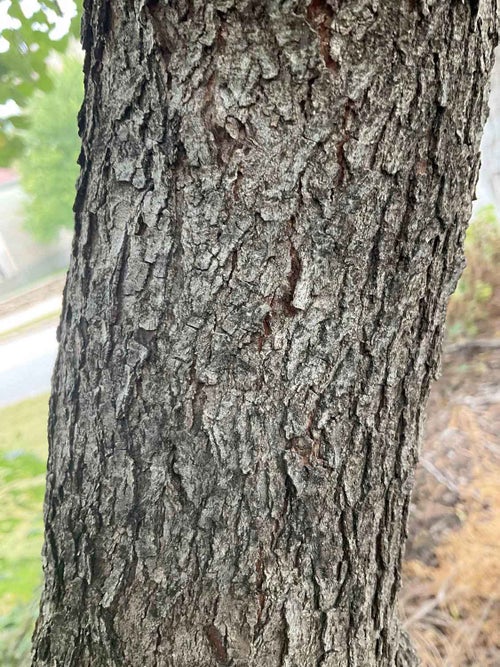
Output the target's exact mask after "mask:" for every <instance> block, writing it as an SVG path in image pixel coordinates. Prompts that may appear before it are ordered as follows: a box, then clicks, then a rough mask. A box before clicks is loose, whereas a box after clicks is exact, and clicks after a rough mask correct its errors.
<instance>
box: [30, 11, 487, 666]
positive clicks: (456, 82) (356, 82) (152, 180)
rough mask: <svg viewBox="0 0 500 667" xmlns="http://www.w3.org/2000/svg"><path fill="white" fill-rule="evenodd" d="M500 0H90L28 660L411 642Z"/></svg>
mask: <svg viewBox="0 0 500 667" xmlns="http://www.w3.org/2000/svg"><path fill="white" fill-rule="evenodd" d="M496 30H497V18H496V2H495V0H483V1H482V2H480V3H478V2H472V1H470V2H469V1H466V2H463V1H459V0H443V1H440V2H431V1H429V0H413V1H409V2H401V1H400V0H380V1H376V0H371V1H370V0H345V1H344V2H340V1H339V0H312V1H311V2H300V1H299V0H262V1H260V2H259V1H256V0H238V1H237V2H236V1H235V0H207V1H203V2H202V1H201V0H191V1H188V0H170V1H169V2H166V0H156V1H155V0H150V1H149V2H146V3H144V2H143V1H140V0H135V1H133V0H129V1H128V2H125V0H116V1H113V2H109V1H108V0H86V2H85V16H84V21H83V45H84V48H85V49H86V60H85V74H86V97H85V103H84V106H83V109H82V112H81V116H80V131H81V137H82V142H83V148H82V153H81V156H80V164H81V168H82V169H81V177H80V181H79V185H78V194H77V199H76V204H75V212H76V236H75V240H74V247H73V256H72V260H71V266H70V270H69V275H68V280H67V285H66V290H65V305H64V311H63V316H62V320H61V325H60V341H61V347H60V353H59V357H58V361H57V366H56V370H55V374H54V381H53V392H52V398H51V405H50V419H49V440H50V453H49V463H48V477H47V496H46V504H45V512H46V514H45V525H46V541H45V548H44V561H45V564H44V568H45V588H44V592H43V597H42V602H41V612H40V617H39V620H38V623H37V628H36V631H35V636H34V660H33V665H37V666H40V667H41V666H47V667H48V666H49V665H50V667H54V666H60V667H71V666H77V665H78V666H87V665H93V666H103V667H104V666H106V667H109V666H117V667H118V666H120V667H121V666H123V665H131V666H137V667H142V666H146V667H149V666H153V665H159V666H172V667H208V666H214V667H215V666H216V665H231V666H234V667H236V666H244V665H252V666H259V667H260V666H262V667H278V666H283V667H285V666H287V667H319V666H321V667H339V666H344V665H345V666H350V667H371V666H377V667H382V666H389V665H390V666H392V665H398V666H399V667H402V666H406V665H414V664H416V663H417V660H416V658H415V656H414V654H413V652H412V650H411V648H410V647H409V645H408V642H407V640H406V637H405V636H404V634H403V633H402V632H401V629H400V625H399V622H398V618H397V599H396V598H397V591H398V588H399V586H400V565H401V554H402V549H403V544H404V538H405V530H406V518H407V514H408V506H409V498H410V491H411V486H412V480H413V471H414V467H415V464H416V460H417V455H418V443H419V438H420V433H421V428H422V412H423V409H424V405H425V402H426V398H427V394H428V391H429V384H430V382H431V379H432V378H433V377H435V374H436V372H437V370H438V366H439V354H440V352H439V350H440V345H441V338H442V330H443V321H444V316H445V308H446V304H447V300H448V297H449V295H450V294H451V293H452V291H453V289H454V286H455V284H456V281H457V278H458V276H459V274H460V272H461V270H462V267H463V253H462V242H463V238H464V234H465V229H466V225H467V221H468V218H469V214H470V207H471V200H472V197H473V193H474V187H475V182H476V177H477V171H478V162H479V156H478V147H479V139H480V134H481V129H482V126H483V124H484V121H485V115H486V98H487V80H488V74H489V71H490V69H491V66H492V52H493V47H494V45H495V44H496V41H497V34H496Z"/></svg>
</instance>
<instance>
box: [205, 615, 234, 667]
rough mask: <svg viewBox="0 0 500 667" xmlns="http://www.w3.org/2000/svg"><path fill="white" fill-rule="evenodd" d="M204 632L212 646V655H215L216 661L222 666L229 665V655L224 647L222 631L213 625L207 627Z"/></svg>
mask: <svg viewBox="0 0 500 667" xmlns="http://www.w3.org/2000/svg"><path fill="white" fill-rule="evenodd" d="M204 630H205V636H206V638H207V639H208V643H209V644H210V648H211V649H212V653H213V654H214V656H215V659H216V660H217V662H219V663H220V664H221V665H227V664H228V655H227V651H226V647H225V646H224V639H223V638H222V635H221V633H220V631H219V630H218V629H217V628H216V627H215V625H213V623H212V624H211V625H206V626H205V628H204Z"/></svg>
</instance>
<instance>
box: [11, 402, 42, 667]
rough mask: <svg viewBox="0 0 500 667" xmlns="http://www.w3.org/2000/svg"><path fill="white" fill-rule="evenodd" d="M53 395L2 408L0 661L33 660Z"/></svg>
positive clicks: (20, 664)
mask: <svg viewBox="0 0 500 667" xmlns="http://www.w3.org/2000/svg"><path fill="white" fill-rule="evenodd" d="M47 410H48V396H47V395H46V394H44V395H43V396H39V397H36V398H32V399H29V400H27V401H23V402H21V403H18V404H16V405H13V406H9V407H7V408H2V409H0V506H1V508H2V511H1V513H0V665H1V666H2V667H24V665H29V644H30V636H31V632H32V628H33V622H34V619H35V616H36V610H37V604H38V595H39V589H40V584H41V576H42V569H41V555H40V554H41V548H42V539H43V523H42V505H43V495H44V490H45V461H46V456H47V438H46V423H47Z"/></svg>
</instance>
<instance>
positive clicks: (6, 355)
mask: <svg viewBox="0 0 500 667" xmlns="http://www.w3.org/2000/svg"><path fill="white" fill-rule="evenodd" d="M56 328H57V327H56V326H55V325H54V324H51V325H50V326H47V327H45V328H41V329H37V330H36V331H33V332H31V333H27V334H25V335H20V336H18V337H16V338H15V339H13V340H9V341H7V342H5V343H1V344H0V407H4V406H6V405H10V404H12V403H17V402H18V401H21V400H23V399H25V398H30V397H32V396H37V395H38V394H41V393H43V392H46V391H49V389H50V381H51V376H52V369H53V368H54V363H55V360H56V354H57V340H56Z"/></svg>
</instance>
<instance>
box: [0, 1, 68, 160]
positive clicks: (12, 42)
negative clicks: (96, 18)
mask: <svg viewBox="0 0 500 667" xmlns="http://www.w3.org/2000/svg"><path fill="white" fill-rule="evenodd" d="M62 4H63V5H64V6H65V8H66V10H67V15H68V16H69V18H68V19H67V21H66V22H67V23H68V30H67V31H64V30H62V31H61V24H62V23H63V16H64V15H63V11H62V9H61V3H60V2H58V0H44V1H43V2H40V3H36V2H35V3H33V2H31V3H26V2H23V0H2V3H1V5H2V6H1V7H0V9H2V10H4V11H5V9H6V13H7V16H8V18H9V19H10V20H9V21H6V25H5V26H2V28H1V29H0V47H1V48H0V105H6V104H10V107H8V106H7V107H5V109H6V112H5V113H3V114H2V115H0V166H8V165H9V164H10V163H11V162H12V160H13V159H15V158H17V157H19V155H20V154H21V153H22V150H23V148H24V142H23V138H22V135H21V134H20V133H19V131H18V130H23V129H25V128H26V127H27V126H28V125H29V118H28V117H27V116H26V114H25V112H24V110H25V108H26V106H27V105H28V104H29V102H30V100H31V98H32V96H33V94H34V93H36V92H37V91H40V90H42V91H48V90H50V89H51V88H52V85H53V81H52V77H51V73H50V68H49V63H48V59H49V56H50V55H51V54H52V53H54V52H56V53H57V52H59V53H63V52H64V51H66V49H67V46H68V42H69V40H70V38H71V36H78V33H79V28H80V18H79V17H80V7H81V2H80V0H76V2H74V3H68V2H64V3H62ZM71 4H72V5H73V6H74V10H73V12H71V11H70V8H69V5H71ZM33 5H35V9H34V11H33Z"/></svg>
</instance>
